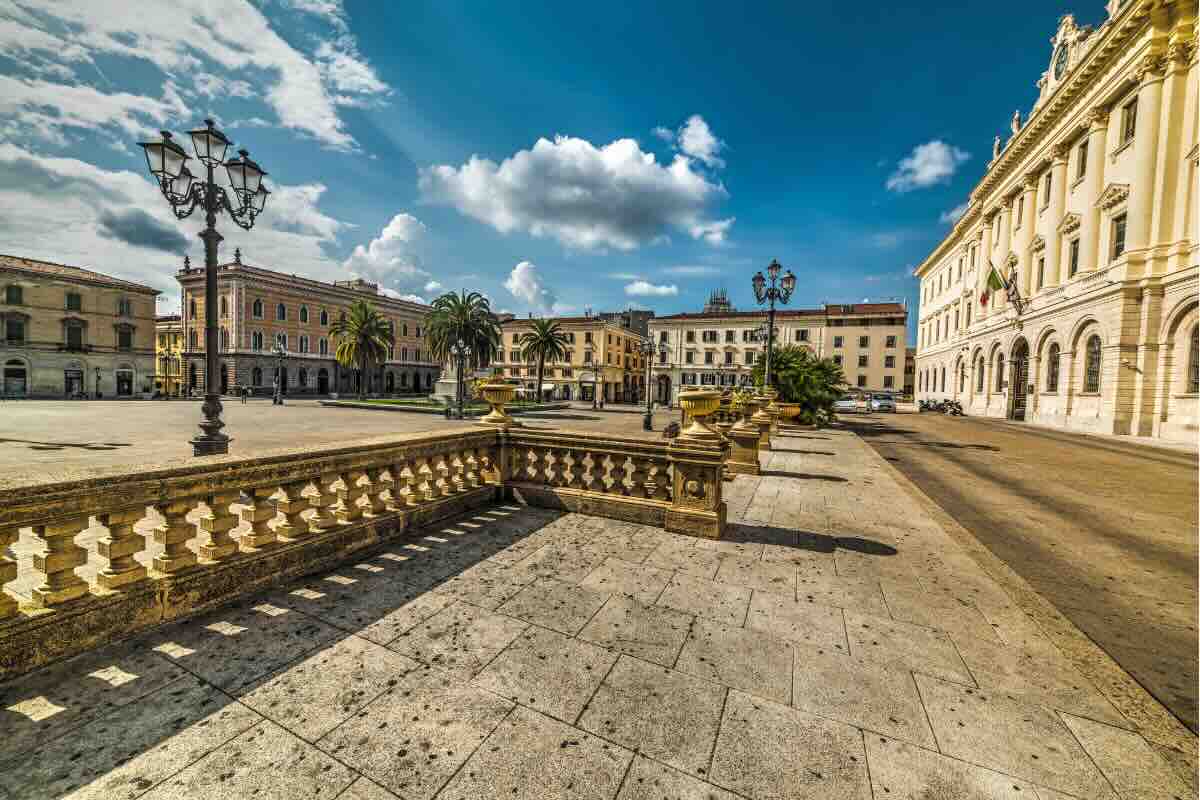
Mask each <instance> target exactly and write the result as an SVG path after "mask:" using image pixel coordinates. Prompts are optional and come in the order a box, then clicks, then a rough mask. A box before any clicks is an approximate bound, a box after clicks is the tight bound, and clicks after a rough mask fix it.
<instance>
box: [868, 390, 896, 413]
mask: <svg viewBox="0 0 1200 800" xmlns="http://www.w3.org/2000/svg"><path fill="white" fill-rule="evenodd" d="M871 410H872V411H887V412H890V413H892V414H895V413H896V399H895V398H894V397H892V396H891V395H890V394H873V395H871Z"/></svg>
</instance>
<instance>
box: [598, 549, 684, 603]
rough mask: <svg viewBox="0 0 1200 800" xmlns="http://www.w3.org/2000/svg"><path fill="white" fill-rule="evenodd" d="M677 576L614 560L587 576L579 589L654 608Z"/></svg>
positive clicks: (607, 560)
mask: <svg viewBox="0 0 1200 800" xmlns="http://www.w3.org/2000/svg"><path fill="white" fill-rule="evenodd" d="M673 574H674V573H673V572H671V571H670V570H665V569H658V568H657V567H647V566H645V565H642V564H634V563H630V562H628V561H623V560H621V559H620V558H616V557H612V556H610V557H609V558H607V559H605V561H604V563H602V564H601V565H600V566H598V567H596V569H594V570H593V571H592V572H591V573H589V574H588V576H587V577H586V578H584V579H583V581H581V582H580V586H585V587H587V588H589V589H595V590H596V591H598V592H611V593H616V594H622V595H627V596H629V597H632V598H633V599H634V600H637V601H638V602H640V603H645V604H646V605H652V604H653V603H654V601H655V600H657V599H658V596H659V595H660V594H662V591H663V589H664V588H666V586H667V583H668V582H669V581H670V580H671V576H672V575H673Z"/></svg>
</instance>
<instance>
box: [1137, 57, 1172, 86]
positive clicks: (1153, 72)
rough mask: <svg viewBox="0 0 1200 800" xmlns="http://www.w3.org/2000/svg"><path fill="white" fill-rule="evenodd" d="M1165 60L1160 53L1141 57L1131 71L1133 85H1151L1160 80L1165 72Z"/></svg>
mask: <svg viewBox="0 0 1200 800" xmlns="http://www.w3.org/2000/svg"><path fill="white" fill-rule="evenodd" d="M1166 66H1167V60H1166V59H1165V58H1164V57H1163V55H1162V54H1161V53H1150V54H1147V55H1145V56H1143V57H1142V60H1141V61H1140V62H1138V65H1137V66H1136V67H1134V69H1133V80H1134V82H1135V83H1152V82H1153V81H1156V80H1159V79H1160V78H1162V76H1163V73H1165V72H1166Z"/></svg>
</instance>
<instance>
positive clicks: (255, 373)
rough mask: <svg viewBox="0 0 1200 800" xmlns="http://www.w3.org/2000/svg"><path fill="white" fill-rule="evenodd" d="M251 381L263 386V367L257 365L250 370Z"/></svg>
mask: <svg viewBox="0 0 1200 800" xmlns="http://www.w3.org/2000/svg"><path fill="white" fill-rule="evenodd" d="M250 383H251V384H253V385H254V386H262V385H263V382H262V367H255V368H254V369H252V370H250Z"/></svg>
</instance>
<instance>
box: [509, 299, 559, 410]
mask: <svg viewBox="0 0 1200 800" xmlns="http://www.w3.org/2000/svg"><path fill="white" fill-rule="evenodd" d="M520 343H521V349H522V351H523V352H524V353H525V357H526V358H528V359H530V360H533V359H535V358H536V359H537V394H536V395H535V397H537V399H538V400H539V401H540V400H541V399H542V374H543V373H544V372H545V371H546V362H547V361H559V360H562V359H564V358H566V357H567V343H568V342H567V334H565V333H563V329H562V326H561V325H559V324H558V323H557V322H555V321H554V320H552V319H535V320H533V329H532V330H529V331H526V332H525V333H523V334H522V335H521V340H520Z"/></svg>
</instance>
